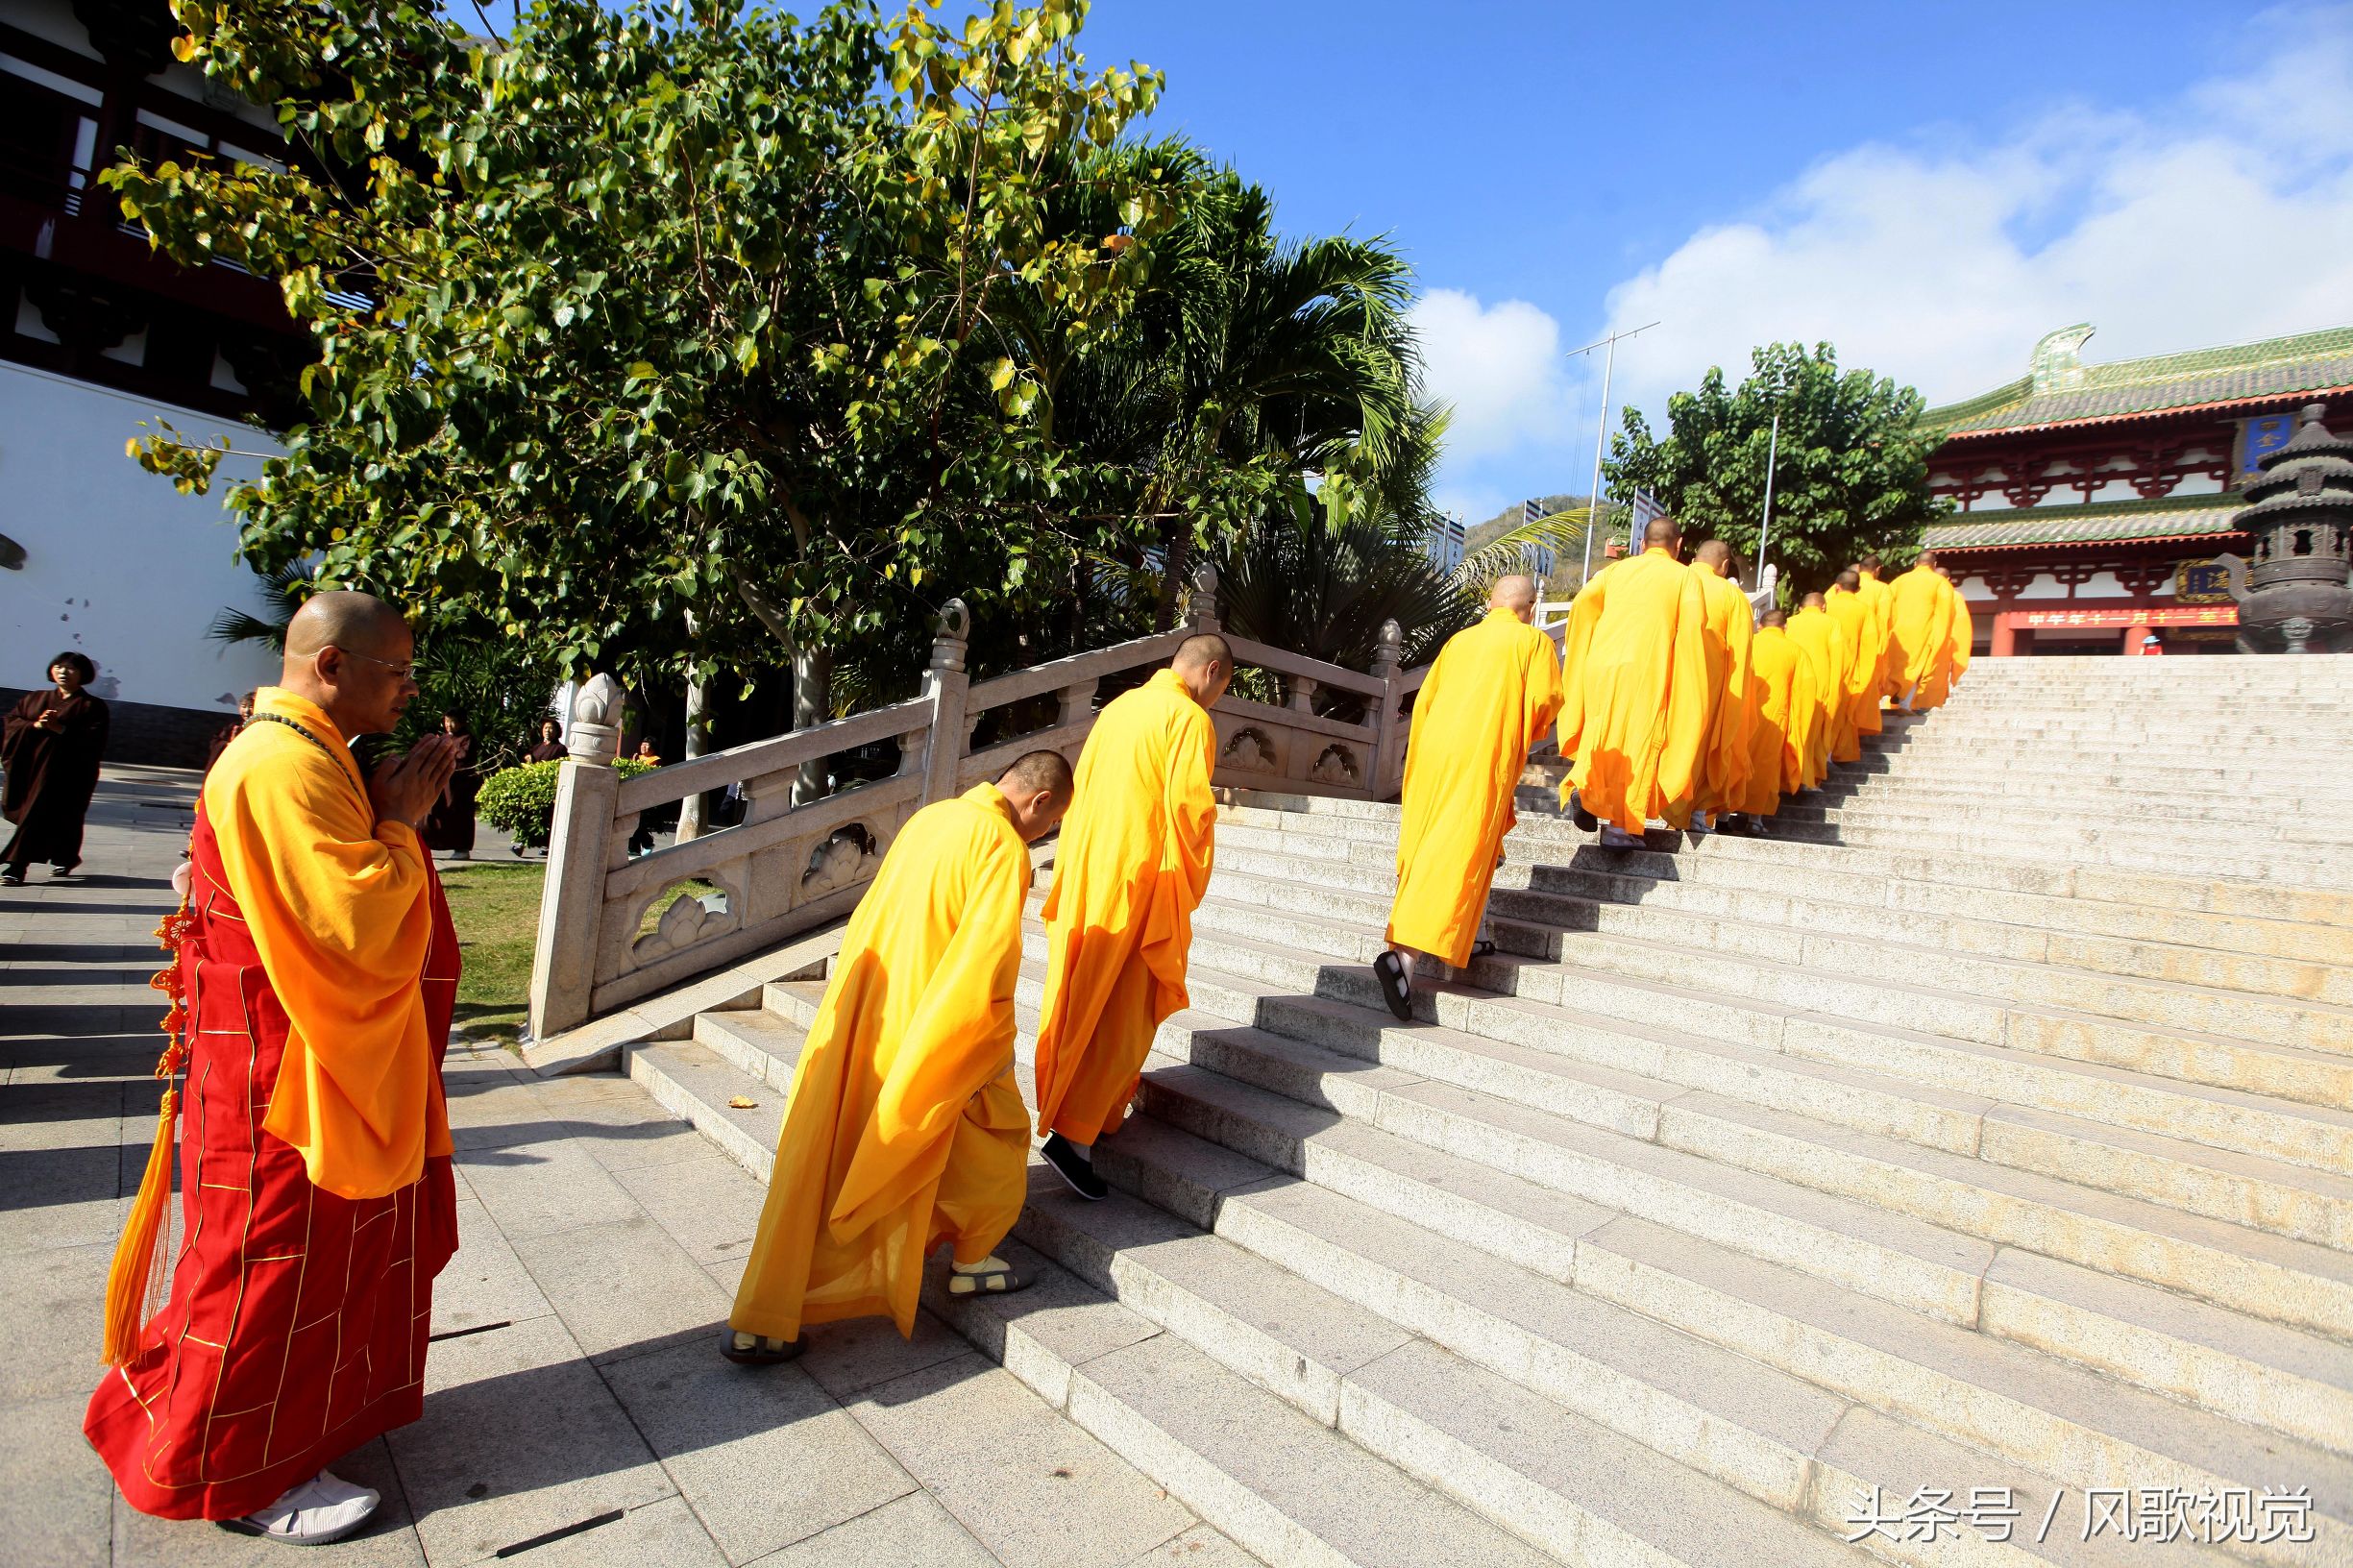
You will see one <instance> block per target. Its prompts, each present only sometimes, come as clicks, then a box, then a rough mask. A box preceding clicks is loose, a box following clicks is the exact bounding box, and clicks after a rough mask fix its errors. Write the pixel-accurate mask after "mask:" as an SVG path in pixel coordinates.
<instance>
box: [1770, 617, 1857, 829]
mask: <svg viewBox="0 0 2353 1568" xmlns="http://www.w3.org/2000/svg"><path fill="white" fill-rule="evenodd" d="M1786 629H1787V631H1788V634H1789V640H1790V641H1791V642H1793V643H1795V644H1797V645H1798V650H1799V651H1800V652H1801V653H1802V654H1804V655H1805V664H1806V670H1807V673H1808V674H1811V675H1812V676H1813V687H1814V702H1813V711H1812V713H1811V714H1810V715H1809V716H1808V717H1809V723H1808V724H1807V725H1806V729H1807V733H1808V736H1809V739H1810V741H1811V745H1809V746H1808V747H1807V748H1806V752H1805V767H1804V769H1803V771H1802V775H1801V783H1802V787H1803V788H1805V789H1809V790H1810V789H1815V788H1817V787H1819V786H1820V785H1821V783H1822V781H1823V780H1824V779H1826V778H1827V777H1829V776H1830V758H1831V756H1832V755H1833V754H1834V753H1835V752H1836V751H1837V750H1838V748H1839V747H1840V746H1841V745H1851V741H1852V734H1851V729H1852V725H1851V721H1852V719H1853V713H1854V710H1853V705H1852V704H1851V703H1850V702H1849V701H1848V700H1847V674H1848V670H1849V668H1850V666H1851V664H1852V662H1853V653H1854V650H1853V648H1852V646H1851V644H1850V643H1849V642H1848V641H1847V634H1846V632H1845V631H1843V630H1841V629H1840V627H1839V625H1838V623H1837V622H1836V621H1834V620H1832V619H1831V617H1830V612H1829V609H1828V607H1827V602H1826V600H1825V599H1824V597H1823V596H1822V595H1821V594H1818V593H1817V594H1808V595H1806V596H1805V598H1804V599H1803V600H1800V601H1799V605H1798V613H1797V614H1796V615H1793V616H1791V617H1790V618H1789V624H1788V626H1787V628H1786ZM1858 754H1859V753H1858Z"/></svg>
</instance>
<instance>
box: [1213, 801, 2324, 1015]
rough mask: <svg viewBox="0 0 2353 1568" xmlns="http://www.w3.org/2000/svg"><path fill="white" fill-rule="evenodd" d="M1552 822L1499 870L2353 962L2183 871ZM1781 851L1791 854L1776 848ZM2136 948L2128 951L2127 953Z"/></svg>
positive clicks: (1626, 890)
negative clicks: (1953, 857)
mask: <svg viewBox="0 0 2353 1568" xmlns="http://www.w3.org/2000/svg"><path fill="white" fill-rule="evenodd" d="M1277 819H1297V820H1296V821H1277ZM1555 825H1557V826H1559V827H1562V828H1565V829H1566V834H1565V836H1564V835H1562V834H1557V833H1554V832H1553V831H1552V828H1553V827H1554V826H1555ZM1218 842H1219V844H1220V845H1224V844H1226V843H1228V842H1232V843H1235V844H1237V845H1247V846H1250V847H1255V848H1271V849H1281V848H1283V847H1284V846H1285V845H1296V846H1298V847H1300V848H1301V849H1303V850H1305V851H1306V852H1309V853H1311V854H1312V855H1313V856H1314V857H1315V858H1316V860H1317V863H1318V864H1319V865H1331V864H1333V863H1334V862H1336V861H1338V860H1341V859H1345V860H1347V861H1349V862H1351V863H1356V864H1361V865H1364V866H1371V867H1380V868H1384V869H1386V870H1390V871H1391V872H1392V874H1393V872H1394V868H1395V866H1396V853H1397V852H1396V829H1395V826H1394V824H1393V822H1392V823H1390V824H1387V825H1386V827H1385V829H1384V826H1383V824H1382V823H1381V822H1380V821H1378V820H1377V819H1363V820H1356V819H1347V818H1337V817H1314V818H1311V817H1309V816H1308V815H1307V814H1305V813H1287V812H1269V811H1262V810H1259V809H1257V808H1251V807H1236V808H1232V809H1230V810H1228V811H1227V812H1226V813H1225V815H1224V817H1223V819H1222V820H1221V821H1220V823H1219V826H1218ZM1507 852H1508V853H1509V854H1510V855H1511V856H1512V857H1513V858H1512V860H1511V861H1509V862H1507V864H1506V866H1505V868H1504V870H1503V872H1502V873H1499V874H1501V875H1511V874H1517V873H1518V872H1519V870H1520V868H1523V867H1541V868H1542V870H1543V873H1544V875H1545V876H1547V877H1552V878H1558V879H1560V880H1559V882H1558V884H1557V886H1558V888H1559V890H1560V891H1563V892H1570V893H1579V892H1582V893H1585V894H1587V895H1589V896H1596V897H1604V896H1605V897H1607V898H1609V899H1610V900H1611V901H1612V902H1617V903H1648V902H1653V901H1658V900H1664V901H1666V904H1667V907H1678V906H1676V905H1675V902H1674V901H1675V900H1676V899H1677V898H1679V897H1681V896H1685V895H1690V896H1696V897H1714V898H1729V897H1739V896H1744V895H1748V894H1764V895H1766V896H1767V897H1768V898H1769V899H1772V900H1777V901H1789V900H1793V899H1795V898H1797V897H1798V896H1799V895H1800V893H1801V892H1802V894H1803V895H1804V896H1805V897H1806V898H1807V899H1808V900H1809V901H1811V902H1813V903H1817V904H1818V903H1820V902H1823V901H1826V900H1836V901H1838V902H1842V903H1845V904H1847V905H1850V906H1853V907H1856V908H1859V909H1863V910H1873V909H1880V908H1885V909H1889V910H1892V911H1897V912H1900V913H1904V914H1924V915H1933V916H1943V917H1946V918H1948V919H1952V918H1973V919H1975V920H1977V921H1979V922H2000V923H2003V924H2009V925H2016V926H2021V927H2024V928H2027V929H2028V930H2029V931H2030V932H2032V931H2043V932H2048V933H2049V934H2050V939H2049V940H2050V941H2051V943H2053V946H2054V948H2059V947H2068V946H2071V945H2074V944H2083V943H2099V942H2101V941H2102V940H2103V939H2105V940H2107V941H2109V943H2110V944H2111V945H2118V944H2123V943H2167V944H2172V945H2173V946H2174V947H2176V948H2181V949H2189V950H2195V951H2198V952H2205V951H2207V950H2210V949H2211V950H2213V951H2214V953H2215V955H2216V958H2215V963H2216V964H2217V965H2222V964H2227V963H2228V962H2229V961H2230V960H2231V958H2233V957H2234V956H2236V955H2246V956H2250V957H2256V958H2271V957H2276V958H2278V959H2280V960H2282V961H2284V962H2286V963H2289V964H2292V965H2295V966H2299V968H2293V969H2291V970H2288V971H2286V975H2293V976H2298V977H2299V978H2293V979H2289V980H2288V983H2286V984H2283V985H2280V986H2278V987H2277V988H2275V989H2277V990H2278V991H2280V992H2282V993H2285V994H2291V995H2300V994H2316V993H2317V992H2316V988H2317V987H2318V986H2319V985H2320V984H2321V981H2320V979H2319V976H2321V975H2324V974H2327V973H2329V972H2332V971H2336V970H2339V969H2341V968H2347V967H2353V966H2347V965H2345V964H2343V963H2342V962H2341V961H2342V960H2343V957H2344V955H2345V953H2346V951H2347V948H2348V939H2347V937H2346V935H2345V932H2344V931H2343V930H2342V929H2341V928H2338V927H2335V926H2331V925H2327V924H2323V923H2319V922H2316V921H2295V920H2289V919H2267V918H2261V917H2255V916H2247V915H2229V914H2209V913H2206V912H2204V911H2202V910H2199V909H2194V908H2183V907H2178V906H2179V905H2180V904H2181V902H2182V901H2183V898H2184V896H2185V894H2186V893H2187V891H2188V889H2189V887H2190V885H2189V884H2186V883H2183V882H2181V881H2180V880H2179V879H2157V881H2156V882H2155V883H2154V884H2152V882H2151V880H2150V879H2139V878H2136V879H2133V881H2132V882H2130V883H2127V884H2125V885H2123V886H2121V887H2120V888H2119V889H2118V890H2117V892H2118V894H2120V895H2119V896H2116V897H2098V896H2076V895H2074V894H2072V893H2071V891H2070V890H2071V887H2072V886H2073V884H2074V882H2075V880H2076V876H2077V873H2076V872H2074V871H2072V870H2068V869H2066V868H2058V867H2047V866H2036V865H2032V864H2029V863H2026V862H1984V861H1978V862H1969V863H1943V862H1937V861H1934V860H1931V859H1930V858H1928V857H1923V856H1916V855H1915V856H1884V855H1878V854H1875V852H1872V851H1866V850H1840V849H1824V848H1819V847H1815V846H1810V845H1807V846H1792V847H1790V848H1787V849H1780V848H1779V846H1777V845H1773V844H1772V843H1771V842H1770V841H1766V842H1762V843H1760V842H1757V841H1752V840H1739V839H1732V838H1726V837H1723V836H1720V835H1719V836H1711V837H1708V838H1705V839H1702V840H1700V841H1697V843H1696V844H1693V845H1690V846H1689V847H1688V848H1686V849H1685V850H1683V851H1682V852H1679V853H1678V852H1673V851H1661V850H1627V849H1602V848H1600V847H1598V846H1597V845H1594V844H1593V843H1592V842H1591V840H1590V839H1589V838H1588V837H1586V836H1584V835H1580V834H1578V833H1577V832H1576V830H1575V829H1574V828H1571V827H1568V826H1567V824H1566V823H1559V824H1554V823H1552V822H1550V821H1546V822H1543V823H1536V822H1531V821H1526V820H1524V824H1523V826H1522V827H1521V828H1520V829H1518V830H1516V831H1515V833H1514V835H1513V836H1512V837H1511V838H1510V839H1509V840H1508V841H1507ZM1777 852H1778V853H1779V854H1780V856H1781V857H1782V858H1773V857H1774V856H1775V855H1776V854H1777ZM1940 865H1942V866H1946V867H1947V868H1948V870H1949V874H1950V875H1951V876H1952V877H1953V878H1954V879H1953V880H1938V879H1937V878H1936V875H1935V872H1936V870H1937V868H1938V867H1939V866H1940ZM1800 873H1803V874H1800ZM1531 874H1532V873H1531ZM1690 907H1695V908H1705V909H1707V910H1709V912H1722V909H1723V906H1721V905H1693V906H1690ZM1809 918H1810V917H1809ZM1855 918H1856V919H1861V918H1863V917H1860V916H1858V917H1855ZM2131 950H2132V949H2131V948H2130V947H2129V946H2126V947H2122V948H2121V951H2123V952H2126V953H2129V952H2130V951H2131ZM2307 966H2316V968H2309V967H2307ZM2120 972H2122V971H2120ZM2198 972H2199V971H2197V970H2195V969H2193V971H2192V972H2190V973H2187V974H2178V975H2166V974H2161V975H2159V976H2158V977H2160V978H2183V979H2196V978H2198ZM2283 977H2285V976H2283ZM2201 983H2208V984H2226V983H2227V982H2224V981H2221V980H2205V981H2203V982H2201Z"/></svg>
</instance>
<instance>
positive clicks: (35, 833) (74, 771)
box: [0, 653, 109, 888]
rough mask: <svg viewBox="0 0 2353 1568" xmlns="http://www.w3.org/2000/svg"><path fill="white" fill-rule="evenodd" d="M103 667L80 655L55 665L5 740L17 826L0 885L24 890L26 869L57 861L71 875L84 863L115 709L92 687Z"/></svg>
mask: <svg viewBox="0 0 2353 1568" xmlns="http://www.w3.org/2000/svg"><path fill="white" fill-rule="evenodd" d="M97 678H98V667H97V666H96V665H94V664H92V663H90V661H89V660H88V659H87V658H86V657H85V656H84V655H82V654H80V653H61V654H59V655H58V656H57V657H56V658H54V659H51V660H50V661H49V679H50V682H51V684H50V687H49V690H47V691H45V692H31V693H28V694H26V696H25V698H23V700H21V701H19V702H18V703H17V704H16V706H15V709H14V710H13V711H12V712H11V713H10V714H9V716H8V723H7V728H6V732H5V734H4V735H0V767H6V768H7V770H8V783H7V786H6V788H5V789H0V817H6V818H7V819H8V820H9V821H12V822H14V823H15V824H16V831H15V833H14V834H13V835H12V836H11V838H10V839H9V842H8V846H7V847H6V848H0V883H6V884H7V885H8V886H10V887H12V888H21V887H23V886H24V880H25V868H26V867H27V866H30V865H31V864H32V863H33V862H35V861H37V860H44V861H47V862H48V863H49V865H50V866H51V868H52V869H53V870H52V874H54V875H57V876H68V875H71V874H72V872H73V870H74V868H75V867H77V866H79V865H81V864H82V819H83V818H84V816H86V814H87V813H88V811H89V809H90V794H91V792H92V791H94V790H96V789H97V788H98V757H99V753H101V752H103V751H104V750H105V749H106V747H107V725H108V723H109V718H108V714H107V705H106V704H105V703H104V702H101V701H99V700H98V698H94V697H92V696H90V694H89V693H88V692H87V691H86V690H85V689H84V688H86V686H88V685H89V683H90V682H91V681H93V680H95V679H97Z"/></svg>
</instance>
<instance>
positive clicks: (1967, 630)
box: [1912, 576, 1977, 711]
mask: <svg viewBox="0 0 2353 1568" xmlns="http://www.w3.org/2000/svg"><path fill="white" fill-rule="evenodd" d="M1936 580H1937V585H1938V586H1939V587H1941V588H1942V589H1944V591H1945V595H1946V603H1947V604H1948V606H1949V610H1950V616H1949V622H1948V625H1947V630H1946V639H1945V648H1944V651H1943V653H1942V654H1941V655H1940V656H1939V657H1938V658H1936V659H1934V660H1932V661H1931V662H1930V664H1929V666H1928V673H1927V674H1926V675H1925V676H1924V677H1923V678H1922V680H1921V683H1920V691H1919V692H1918V693H1917V694H1915V695H1914V697H1913V698H1912V706H1913V707H1915V708H1918V709H1921V710H1923V711H1924V710H1926V709H1929V708H1938V707H1942V706H1944V704H1945V699H1946V698H1949V697H1950V696H1951V695H1952V684H1953V682H1954V681H1956V680H1958V679H1960V678H1961V672H1962V671H1964V670H1966V669H1968V668H1969V654H1970V649H1971V646H1972V644H1973V642H1974V640H1975V638H1976V635H1977V628H1976V625H1975V624H1974V623H1973V621H1972V620H1971V619H1970V614H1969V601H1968V600H1965V599H1964V598H1962V597H1961V590H1959V589H1958V588H1955V587H1954V586H1953V585H1952V584H1951V583H1949V582H1947V581H1946V580H1945V579H1944V578H1943V577H1941V576H1940V577H1938V578H1937V579H1936Z"/></svg>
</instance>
